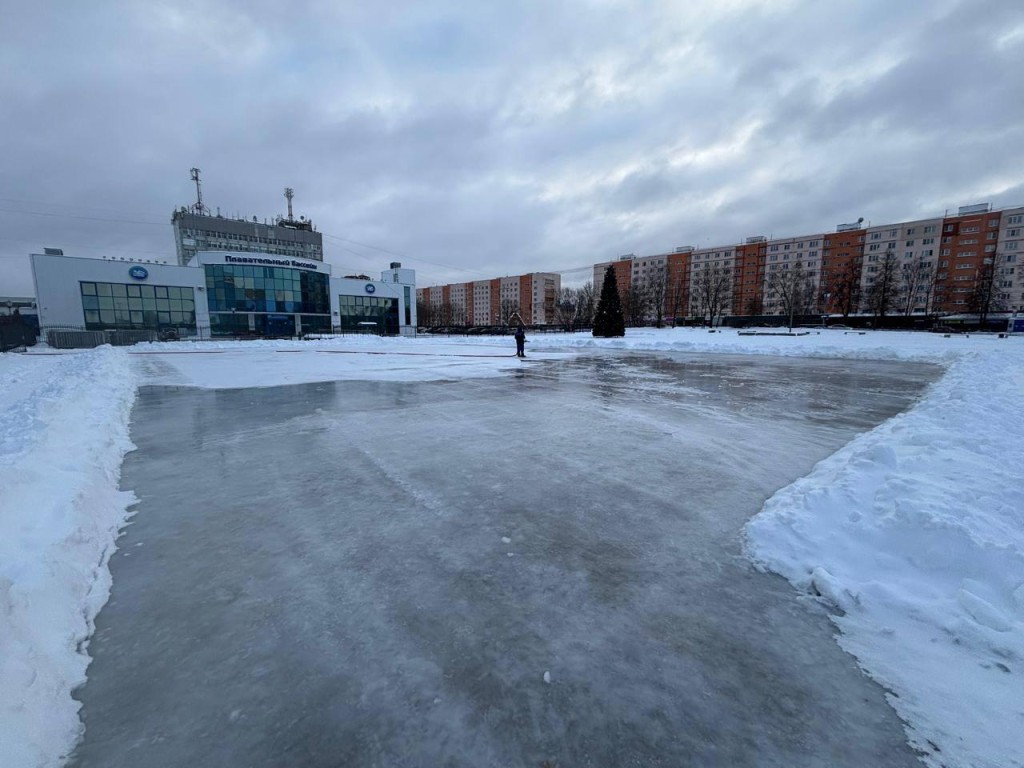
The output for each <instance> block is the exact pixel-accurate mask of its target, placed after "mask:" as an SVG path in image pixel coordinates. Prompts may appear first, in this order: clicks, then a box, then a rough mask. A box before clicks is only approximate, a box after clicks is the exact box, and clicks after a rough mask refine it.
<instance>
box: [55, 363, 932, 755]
mask: <svg viewBox="0 0 1024 768" xmlns="http://www.w3.org/2000/svg"><path fill="white" fill-rule="evenodd" d="M936 374H937V370H936V369H933V368H931V367H928V366H920V365H906V364H893V363H871V362H856V363H850V362H842V361H838V362H837V361H827V360H799V361H787V360H770V361H766V360H764V359H761V360H757V361H756V362H752V361H751V360H750V359H744V358H740V357H728V356H716V357H714V358H696V357H690V356H683V355H675V356H667V357H664V358H660V359H653V358H645V357H643V356H637V355H634V356H613V355H603V356H597V357H594V358H590V359H579V360H576V361H570V362H559V363H551V364H548V365H540V366H536V367H531V368H525V367H524V368H522V369H520V370H517V371H515V372H514V373H510V374H508V375H507V376H506V377H504V378H495V379H487V380H476V381H462V382H457V383H452V382H448V383H436V382H435V383H381V382H354V381H349V382H334V383H323V384H305V385H299V386H293V387H276V388H265V389H236V390H220V391H215V390H196V389H185V388H170V387H163V388H145V389H143V390H141V391H140V395H139V399H138V402H137V405H136V410H135V413H134V424H133V430H132V438H133V440H134V442H135V443H136V444H137V446H138V451H136V452H135V453H132V454H129V455H128V457H127V459H126V461H125V464H124V467H123V474H122V478H123V487H124V488H125V489H129V490H133V491H134V492H135V493H136V494H137V496H138V497H139V499H140V501H139V504H138V514H137V516H136V517H135V518H134V522H133V524H132V525H130V526H129V527H128V529H127V531H126V533H125V534H124V537H123V539H122V541H121V542H119V551H118V552H117V553H116V554H115V555H114V556H113V557H112V558H111V562H110V565H111V571H112V575H113V585H114V586H113V590H112V595H111V600H110V602H109V603H108V604H107V605H106V607H105V608H104V609H103V610H102V612H101V613H100V614H99V616H98V617H97V620H96V634H95V635H94V637H93V639H92V641H91V644H90V649H89V650H90V653H91V655H92V656H93V658H94V661H93V664H92V666H91V667H90V669H89V679H88V683H87V684H86V686H85V687H84V688H82V689H81V690H80V691H79V698H80V699H81V701H82V702H83V709H82V718H83V721H84V723H85V726H86V732H85V737H84V740H83V741H82V743H81V744H80V746H79V748H78V750H77V752H76V757H75V759H74V760H73V761H72V765H76V766H82V767H85V766H104V768H115V767H117V766H139V765H145V766H149V767H156V766H180V765H224V766H236V765H237V766H280V765H303V766H338V765H353V766H356V765H358V766H363V765H389V766H391V765H395V766H428V765H429V766H433V765H453V766H463V765H464V766H506V765H509V766H511V765H516V766H528V765H539V764H541V763H542V762H543V761H550V762H551V763H552V764H557V765H560V766H587V765H592V766H611V765H615V766H621V765H644V766H682V765H694V766H704V765H716V766H719V765H720V766H726V765H727V766H780V767H782V766H786V767H787V768H791V767H795V766H858V768H859V767H860V766H868V765H870V766H879V767H882V766H911V765H917V764H918V761H917V759H916V757H915V756H914V754H913V753H912V752H911V750H910V749H909V748H908V747H907V746H906V741H905V736H904V733H903V730H902V728H901V723H900V721H899V720H898V719H897V718H896V716H895V715H894V713H893V711H892V710H891V708H890V707H889V705H888V704H887V703H886V701H885V699H884V696H883V691H882V690H881V689H880V688H879V687H878V686H877V685H876V684H875V683H873V682H872V681H870V680H869V679H868V678H866V677H865V676H864V675H863V674H862V673H861V672H860V671H859V669H858V668H857V665H856V663H855V662H854V660H853V659H852V657H850V656H848V655H847V654H845V653H844V652H842V651H841V650H840V649H839V647H838V646H837V645H836V643H835V641H834V640H833V639H832V632H833V627H832V626H831V624H830V623H829V621H828V618H827V616H826V615H825V613H824V608H823V607H822V606H821V605H819V604H817V603H815V602H813V601H806V600H803V601H802V600H800V599H798V598H797V597H796V596H795V595H794V593H793V590H792V588H791V586H790V585H789V583H788V582H786V581H784V580H783V579H782V578H780V577H777V576H773V575H769V574H764V573H760V572H757V571H754V570H753V569H752V568H750V567H749V564H748V563H747V562H746V560H745V559H744V558H743V557H742V555H741V552H740V541H739V532H740V529H741V528H742V526H743V524H744V523H745V522H746V521H747V519H748V518H749V517H750V516H751V515H753V514H755V513H756V512H757V511H758V510H759V509H760V508H761V505H762V504H763V502H764V500H765V499H766V498H767V497H768V496H770V495H771V494H772V493H773V492H774V491H776V490H777V489H779V488H780V487H782V486H785V485H786V484H788V483H790V482H792V481H793V480H794V479H795V478H797V477H800V476H802V475H804V474H806V473H807V472H808V470H809V469H810V468H811V467H812V466H813V465H814V464H815V462H817V461H818V460H820V459H822V458H824V457H825V456H827V455H829V454H830V453H832V452H833V451H835V450H836V449H837V448H839V447H840V446H842V445H843V444H844V443H846V442H847V441H848V440H849V439H850V438H851V437H852V436H853V435H854V434H856V433H858V432H861V431H864V430H866V429H869V428H871V427H873V426H874V425H875V424H877V423H879V422H880V421H882V420H883V419H885V418H887V417H889V416H891V415H893V414H894V413H896V412H898V411H899V410H901V409H903V408H905V407H906V406H907V405H908V404H909V403H910V402H911V401H912V400H913V398H914V397H915V396H916V395H917V394H918V393H919V392H920V390H921V388H922V387H923V385H924V384H925V383H926V382H927V381H930V380H931V379H932V378H934V376H935V375H936ZM503 538H509V539H511V540H512V541H514V542H515V544H514V550H515V552H514V554H515V557H511V558H510V557H508V556H507V553H508V545H507V543H506V542H504V541H503ZM138 542H145V546H144V547H142V548H138V549H136V548H134V547H133V546H132V545H133V544H135V543H138ZM128 554H130V555H131V556H130V557H129V556H127V555H128ZM538 670H543V671H544V674H543V675H539V674H538ZM548 679H551V680H553V681H554V683H553V684H551V685H546V684H545V682H546V681H547V680H548Z"/></svg>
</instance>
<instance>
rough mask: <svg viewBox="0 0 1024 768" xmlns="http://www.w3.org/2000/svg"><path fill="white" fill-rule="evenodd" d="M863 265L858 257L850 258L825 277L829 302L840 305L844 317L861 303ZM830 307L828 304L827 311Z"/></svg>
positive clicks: (835, 305)
mask: <svg viewBox="0 0 1024 768" xmlns="http://www.w3.org/2000/svg"><path fill="white" fill-rule="evenodd" d="M860 273H861V265H860V262H859V261H858V260H857V259H849V260H848V261H846V262H843V263H842V264H840V265H839V267H838V268H837V269H835V270H833V271H831V272H830V273H829V274H828V276H827V277H826V278H825V289H826V291H827V292H828V296H829V298H828V303H830V304H831V305H832V306H834V307H838V308H839V311H840V312H842V313H843V317H848V316H849V315H850V313H851V312H853V311H854V310H855V309H856V308H857V307H858V306H859V305H860V293H861V291H860V276H861V275H860ZM828 310H829V307H828V306H827V305H826V307H825V311H826V312H827V311H828Z"/></svg>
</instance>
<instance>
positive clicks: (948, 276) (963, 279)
mask: <svg viewBox="0 0 1024 768" xmlns="http://www.w3.org/2000/svg"><path fill="white" fill-rule="evenodd" d="M974 209H981V210H974ZM960 214H961V215H959V216H950V217H946V218H945V219H943V221H942V234H941V237H942V240H941V243H940V246H939V248H940V250H939V261H938V271H937V273H936V276H935V295H936V297H937V298H938V299H939V302H940V305H941V306H943V307H948V308H949V311H952V312H965V311H967V310H968V307H969V305H970V303H971V294H972V293H973V292H974V290H975V286H976V284H977V281H978V279H979V278H980V277H981V276H982V271H983V268H984V267H986V266H987V267H990V268H991V267H992V266H993V265H994V263H995V259H996V248H997V243H998V241H999V223H1000V219H1001V214H1000V212H999V211H989V210H988V206H969V207H968V208H967V209H964V208H961V209H960Z"/></svg>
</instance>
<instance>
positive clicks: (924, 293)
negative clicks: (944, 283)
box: [899, 259, 932, 316]
mask: <svg viewBox="0 0 1024 768" xmlns="http://www.w3.org/2000/svg"><path fill="white" fill-rule="evenodd" d="M931 285H932V266H931V264H929V263H928V262H927V261H923V260H920V259H919V260H917V261H909V262H906V263H905V264H903V266H902V267H900V289H899V294H900V301H902V302H903V314H904V315H906V316H909V315H912V314H913V313H914V308H915V307H916V306H917V304H918V302H919V301H922V300H923V301H924V302H925V311H927V309H928V307H927V304H928V301H927V299H928V294H929V292H930V286H931Z"/></svg>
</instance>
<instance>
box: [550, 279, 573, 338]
mask: <svg viewBox="0 0 1024 768" xmlns="http://www.w3.org/2000/svg"><path fill="white" fill-rule="evenodd" d="M555 323H556V324H557V325H559V326H561V328H562V330H563V331H571V330H572V327H573V325H574V324H575V323H576V290H575V289H574V288H562V290H560V291H559V292H558V297H557V298H556V299H555Z"/></svg>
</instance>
